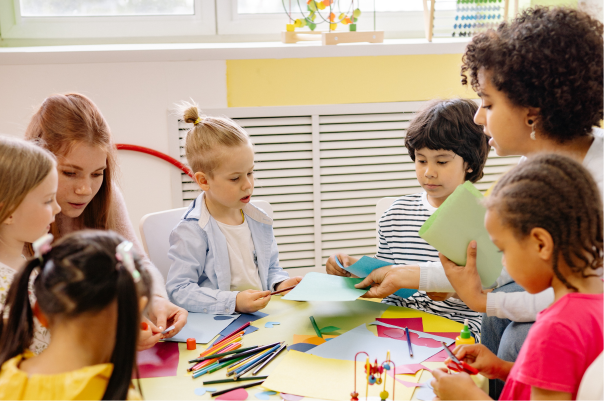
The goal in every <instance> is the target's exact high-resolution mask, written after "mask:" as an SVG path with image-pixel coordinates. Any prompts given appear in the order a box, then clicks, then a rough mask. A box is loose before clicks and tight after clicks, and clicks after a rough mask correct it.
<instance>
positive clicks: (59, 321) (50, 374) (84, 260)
mask: <svg viewBox="0 0 604 401" xmlns="http://www.w3.org/2000/svg"><path fill="white" fill-rule="evenodd" d="M132 247H133V246H132V243H131V242H128V241H124V238H123V237H121V236H120V235H118V234H116V233H114V232H111V231H92V230H90V231H79V232H77V233H73V234H69V235H67V236H65V237H64V238H62V239H61V240H59V241H57V242H56V243H55V244H54V246H53V247H52V249H50V250H49V251H48V252H47V253H46V254H42V255H40V257H36V258H34V259H31V260H30V261H29V262H28V263H27V265H26V266H25V268H24V269H23V270H22V271H21V272H20V273H19V274H18V275H17V277H16V278H15V282H14V283H13V286H12V287H11V289H10V292H9V298H8V302H7V306H6V307H10V315H9V318H8V322H7V323H6V324H3V322H2V321H1V320H0V333H1V336H0V363H1V364H2V368H1V369H0V399H48V398H52V399H87V400H100V399H107V400H112V399H118V400H119V399H121V400H123V399H126V398H130V399H140V396H139V395H138V394H137V393H136V392H135V391H131V390H130V382H131V378H132V372H133V369H135V367H136V363H135V362H136V342H137V335H138V331H139V325H140V318H141V314H140V310H142V309H144V307H145V305H146V303H147V300H148V299H149V296H150V290H149V288H150V285H151V281H150V276H149V274H148V273H147V271H146V270H145V269H143V268H142V267H141V264H140V261H139V258H138V255H136V254H133V253H132V251H131V249H132ZM128 248H130V250H129V249H128ZM36 270H39V272H40V273H39V274H38V276H37V278H36V280H35V283H34V292H35V294H36V297H37V299H38V302H36V303H35V304H34V305H33V308H32V306H31V305H30V302H29V300H28V297H27V291H28V281H29V278H30V275H31V274H32V272H34V271H36ZM32 309H33V310H32ZM32 315H35V316H36V317H38V319H39V320H40V321H41V322H42V323H43V324H44V325H46V326H48V328H49V330H50V332H51V335H52V340H51V342H50V344H49V346H48V348H47V349H46V350H45V351H44V352H43V353H42V354H40V355H38V356H33V355H32V354H31V353H30V352H28V351H25V352H24V349H26V347H27V345H28V344H29V342H30V341H31V328H32Z"/></svg>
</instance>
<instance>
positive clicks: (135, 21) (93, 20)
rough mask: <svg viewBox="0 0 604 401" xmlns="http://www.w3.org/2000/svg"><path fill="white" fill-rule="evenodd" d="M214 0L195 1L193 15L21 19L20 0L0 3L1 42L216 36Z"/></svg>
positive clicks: (4, 0)
mask: <svg viewBox="0 0 604 401" xmlns="http://www.w3.org/2000/svg"><path fill="white" fill-rule="evenodd" d="M215 4H216V3H215V1H214V0H194V7H195V14H194V15H165V16H108V17H105V16H102V17H22V16H21V12H20V2H19V0H2V1H0V34H1V36H2V38H3V39H74V38H77V39H94V38H104V39H116V38H126V39H127V38H141V37H145V38H154V37H164V38H165V37H191V36H204V35H216V10H215Z"/></svg>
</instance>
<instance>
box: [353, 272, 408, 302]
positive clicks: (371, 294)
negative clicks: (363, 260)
mask: <svg viewBox="0 0 604 401" xmlns="http://www.w3.org/2000/svg"><path fill="white" fill-rule="evenodd" d="M415 275H417V277H415ZM413 281H417V282H419V270H418V269H409V268H407V266H384V267H380V268H379V269H375V270H373V271H372V272H371V273H369V275H368V276H367V277H365V279H364V280H363V281H361V282H360V283H359V284H357V285H355V287H356V288H365V287H367V286H371V289H370V290H369V291H368V292H367V293H366V294H365V295H363V297H364V298H385V297H387V296H388V295H392V294H394V293H395V292H397V291H408V292H412V293H415V292H416V291H417V290H414V289H408V282H413ZM401 288H402V290H401ZM401 294H402V293H401ZM397 295H398V294H397ZM401 296H403V295H401ZM407 296H409V295H407Z"/></svg>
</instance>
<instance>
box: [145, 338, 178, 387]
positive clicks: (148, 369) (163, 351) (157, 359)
mask: <svg viewBox="0 0 604 401" xmlns="http://www.w3.org/2000/svg"><path fill="white" fill-rule="evenodd" d="M178 357H179V353H178V344H177V343H173V342H158V343H157V344H155V345H154V346H153V347H151V348H149V349H146V350H144V351H139V352H138V353H137V356H136V360H137V364H138V371H139V374H140V378H141V379H146V378H150V377H170V376H176V369H177V368H178Z"/></svg>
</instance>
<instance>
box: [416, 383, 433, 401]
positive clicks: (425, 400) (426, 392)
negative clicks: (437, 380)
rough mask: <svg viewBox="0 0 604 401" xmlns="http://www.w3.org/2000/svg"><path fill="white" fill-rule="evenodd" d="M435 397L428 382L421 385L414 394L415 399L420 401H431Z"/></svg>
mask: <svg viewBox="0 0 604 401" xmlns="http://www.w3.org/2000/svg"><path fill="white" fill-rule="evenodd" d="M434 397H436V394H434V389H433V388H432V386H431V385H430V382H426V383H423V385H422V386H421V387H420V388H418V389H417V391H416V392H415V398H417V399H418V400H420V401H432V400H433V399H434Z"/></svg>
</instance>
